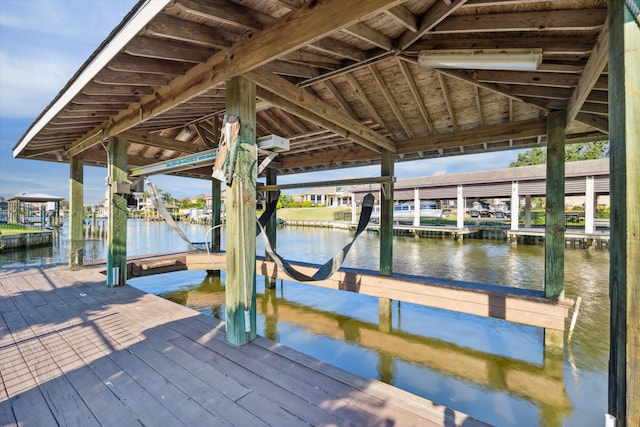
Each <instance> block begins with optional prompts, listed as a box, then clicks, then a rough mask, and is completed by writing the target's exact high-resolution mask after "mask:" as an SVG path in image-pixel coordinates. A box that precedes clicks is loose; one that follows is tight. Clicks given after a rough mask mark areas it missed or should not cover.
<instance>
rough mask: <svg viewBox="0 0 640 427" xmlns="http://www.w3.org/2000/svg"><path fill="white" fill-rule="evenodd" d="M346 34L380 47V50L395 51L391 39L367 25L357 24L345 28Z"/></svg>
mask: <svg viewBox="0 0 640 427" xmlns="http://www.w3.org/2000/svg"><path fill="white" fill-rule="evenodd" d="M344 32H345V33H347V34H350V35H352V36H353V37H356V38H358V39H360V40H362V41H364V42H367V43H370V44H372V45H374V46H376V47H379V48H380V49H384V50H387V51H389V50H392V49H393V41H392V40H391V39H390V38H389V37H387V36H385V35H384V34H382V33H381V32H379V31H376V30H374V29H373V28H371V27H369V26H367V25H365V24H362V23H357V24H355V25H352V26H350V27H347V28H345V29H344Z"/></svg>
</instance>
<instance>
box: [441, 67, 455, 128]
mask: <svg viewBox="0 0 640 427" xmlns="http://www.w3.org/2000/svg"><path fill="white" fill-rule="evenodd" d="M436 74H437V75H438V82H440V89H441V90H442V98H443V99H444V103H445V105H446V106H447V111H448V112H449V117H450V118H451V127H453V130H454V132H457V131H458V121H457V120H456V112H455V110H454V109H453V105H452V104H451V99H450V98H449V90H448V89H447V82H446V81H445V79H444V76H443V74H442V73H440V70H436Z"/></svg>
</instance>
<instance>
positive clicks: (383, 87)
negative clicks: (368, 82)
mask: <svg viewBox="0 0 640 427" xmlns="http://www.w3.org/2000/svg"><path fill="white" fill-rule="evenodd" d="M368 68H369V72H370V73H371V75H372V76H373V79H374V80H375V82H376V84H377V86H378V89H380V92H382V96H384V99H385V100H386V101H387V105H389V108H391V111H392V112H393V115H394V116H395V117H396V120H397V121H398V123H400V126H401V127H402V130H403V131H404V133H405V134H406V135H407V137H408V138H413V137H414V136H415V134H414V133H413V130H411V126H409V123H408V122H407V120H406V119H405V118H404V114H403V112H402V111H401V110H400V107H399V106H398V103H397V102H396V100H395V98H394V97H393V95H392V94H391V91H389V87H388V86H387V84H386V83H385V82H384V80H383V79H382V76H381V75H380V73H379V72H378V70H377V68H376V66H375V65H374V64H371V65H369V67H368Z"/></svg>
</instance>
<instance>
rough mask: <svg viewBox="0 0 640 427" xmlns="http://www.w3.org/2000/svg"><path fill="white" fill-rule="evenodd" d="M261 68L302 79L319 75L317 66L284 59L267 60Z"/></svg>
mask: <svg viewBox="0 0 640 427" xmlns="http://www.w3.org/2000/svg"><path fill="white" fill-rule="evenodd" d="M263 68H264V69H266V70H269V71H270V72H272V73H274V74H279V75H281V76H291V77H300V78H303V79H312V78H314V77H318V76H319V75H320V71H319V70H318V69H317V68H313V67H309V66H308V65H306V64H305V65H302V64H294V63H291V62H286V61H273V62H269V63H268V64H265V65H264V67H263Z"/></svg>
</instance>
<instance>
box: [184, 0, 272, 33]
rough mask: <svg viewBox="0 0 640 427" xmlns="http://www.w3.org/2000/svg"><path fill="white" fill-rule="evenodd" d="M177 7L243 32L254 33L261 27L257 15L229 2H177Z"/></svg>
mask: <svg viewBox="0 0 640 427" xmlns="http://www.w3.org/2000/svg"><path fill="white" fill-rule="evenodd" d="M175 5H176V7H178V8H179V9H180V10H182V11H184V12H188V13H189V14H191V15H195V16H198V17H200V18H203V19H205V20H207V21H215V22H219V23H221V24H225V25H228V26H230V27H234V28H237V29H238V30H241V31H252V30H256V29H258V28H259V27H260V25H259V24H258V22H257V21H256V18H255V15H254V14H252V13H250V11H248V10H247V9H245V8H244V7H241V6H239V5H237V4H235V3H233V2H230V1H227V0H207V2H200V1H194V0H177V1H176V3H175Z"/></svg>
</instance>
